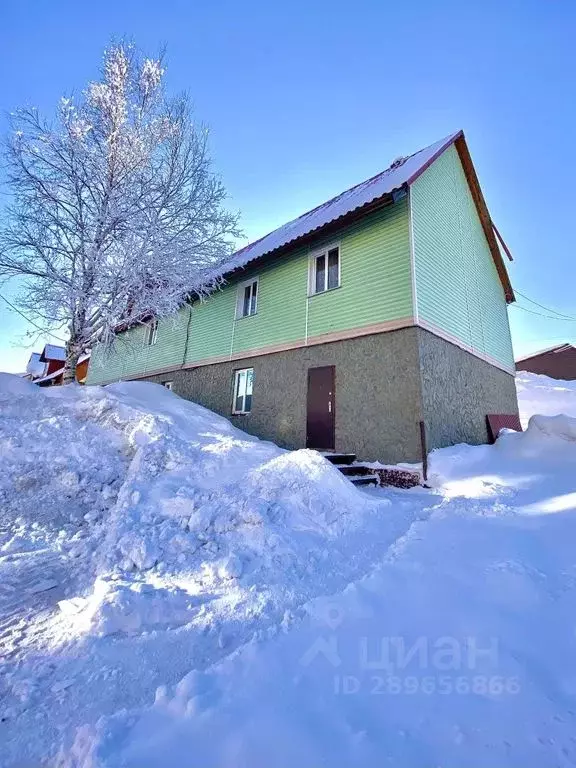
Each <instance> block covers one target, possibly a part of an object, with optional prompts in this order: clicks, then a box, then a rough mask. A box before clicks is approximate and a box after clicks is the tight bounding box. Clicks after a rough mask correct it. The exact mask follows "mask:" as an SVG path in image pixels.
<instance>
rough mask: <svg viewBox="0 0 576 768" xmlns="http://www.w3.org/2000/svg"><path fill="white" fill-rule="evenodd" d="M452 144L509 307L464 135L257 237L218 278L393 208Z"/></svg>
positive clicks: (394, 165) (509, 292) (502, 271)
mask: <svg viewBox="0 0 576 768" xmlns="http://www.w3.org/2000/svg"><path fill="white" fill-rule="evenodd" d="M452 144H456V148H457V150H458V153H459V155H460V159H461V162H462V166H463V168H464V172H465V174H466V178H467V179H468V183H469V185H470V191H471V193H472V197H473V199H474V202H475V204H476V208H477V210H478V215H479V217H480V221H481V223H482V227H483V229H484V233H485V235H486V239H487V241H488V245H489V247H490V252H491V254H492V258H493V259H494V262H495V264H496V268H497V270H498V274H499V276H500V280H501V282H502V285H503V288H504V293H505V295H506V300H507V301H508V302H511V301H514V300H515V299H514V293H513V290H512V286H511V284H510V280H509V277H508V273H507V271H506V267H505V266H504V261H503V259H502V254H501V252H500V249H499V247H498V243H497V241H496V237H495V233H494V225H493V223H492V220H491V218H490V214H489V212H488V208H487V207H486V203H485V201H484V197H483V195H482V191H481V189H480V184H479V182H478V178H477V176H476V172H475V170H474V166H473V165H472V160H471V157H470V153H469V151H468V147H467V146H466V141H465V138H464V132H463V131H456V133H453V134H451V135H450V136H446V138H444V139H440V141H437V142H435V143H434V144H431V145H430V146H429V147H426V148H425V149H421V150H419V151H418V152H415V153H414V154H413V155H409V156H408V157H402V158H398V160H395V161H394V162H393V163H392V165H391V166H390V167H389V168H387V169H386V170H385V171H382V172H381V173H378V174H376V176H372V178H370V179H367V180H366V181H363V182H361V183H360V184H357V185H356V186H354V187H351V188H350V189H348V190H346V191H345V192H342V193H341V194H339V195H337V196H336V197H333V198H332V199H331V200H328V201H327V202H326V203H322V205H319V206H317V207H316V208H313V209H312V210H311V211H308V212H307V213H304V214H302V216H299V217H298V218H296V219H293V220H292V221H289V222H288V223H287V224H284V225H282V226H281V227H278V229H275V230H274V231H273V232H270V233H269V234H267V235H265V236H264V237H261V238H260V239H259V240H255V241H254V242H253V243H250V244H249V245H247V246H245V247H244V248H241V249H240V250H239V251H237V252H236V253H235V254H234V255H233V256H232V257H231V258H230V260H229V261H227V262H226V263H225V264H224V265H223V266H222V268H221V270H220V271H219V272H220V275H221V276H225V275H230V274H232V273H234V272H235V271H236V270H240V269H243V268H244V267H246V266H247V265H248V264H250V263H251V262H253V261H255V260H256V259H260V258H262V257H264V256H268V255H269V254H272V253H274V254H276V255H277V252H279V251H280V250H281V249H282V250H283V249H285V248H287V246H294V245H296V244H297V243H298V242H300V241H302V240H303V239H304V238H306V237H309V236H310V235H312V234H319V233H320V232H322V231H323V230H325V229H327V228H328V227H329V226H330V225H334V224H335V223H337V222H338V223H341V224H344V223H345V222H346V220H347V219H348V217H349V216H352V215H354V214H356V215H363V214H364V213H368V212H369V211H371V210H372V208H373V207H374V206H375V204H377V203H380V204H384V203H385V202H387V201H388V202H392V201H393V199H394V197H393V195H394V193H395V192H398V191H399V190H401V189H406V188H408V187H409V186H410V185H411V184H413V183H414V182H415V181H416V179H417V178H418V177H419V176H420V175H421V174H422V173H424V171H425V170H426V169H427V168H428V167H429V166H430V165H431V164H432V163H433V162H434V160H436V159H437V158H438V157H439V156H440V155H441V154H442V153H443V152H444V151H445V150H446V149H448V147H450V146H451V145H452ZM498 234H499V233H498ZM502 242H503V241H502ZM504 247H505V246H504ZM506 250H507V249H506ZM507 252H508V251H507ZM508 253H509V252H508ZM510 258H511V257H510Z"/></svg>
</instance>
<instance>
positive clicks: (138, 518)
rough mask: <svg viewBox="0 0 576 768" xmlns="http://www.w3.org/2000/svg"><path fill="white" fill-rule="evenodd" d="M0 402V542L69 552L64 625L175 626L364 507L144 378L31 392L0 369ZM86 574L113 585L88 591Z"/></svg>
mask: <svg viewBox="0 0 576 768" xmlns="http://www.w3.org/2000/svg"><path fill="white" fill-rule="evenodd" d="M0 407H1V408H2V414H3V418H2V422H1V424H0V462H1V468H2V478H3V480H2V486H1V488H0V494H1V495H0V498H1V500H2V503H3V507H4V515H3V519H2V527H3V529H4V536H3V539H0V546H1V547H2V551H4V552H8V551H10V550H15V549H18V550H21V549H22V548H23V547H24V548H27V547H28V548H29V547H30V546H31V541H32V540H33V539H35V540H36V539H38V540H39V541H35V544H34V545H35V546H37V547H40V546H46V545H47V544H50V546H56V548H57V549H59V550H60V551H62V552H63V553H64V554H66V555H67V556H68V557H70V558H74V559H75V561H76V563H77V566H76V568H75V584H76V593H77V594H76V595H75V596H81V597H84V598H86V599H85V602H84V603H79V602H77V603H76V604H75V610H74V611H71V610H69V609H70V604H69V603H63V605H65V606H67V608H68V611H67V615H69V616H71V617H73V620H74V621H75V622H76V629H77V630H78V629H79V628H80V627H82V628H83V629H84V630H86V631H87V630H88V629H90V631H94V632H98V633H108V632H115V631H123V629H124V627H127V628H129V631H133V629H134V627H136V628H138V629H142V628H144V627H145V626H157V625H164V624H170V611H169V610H168V607H169V606H172V607H173V608H174V611H173V622H172V624H173V625H178V624H180V623H182V622H183V620H184V619H186V618H190V611H189V608H188V603H190V601H189V600H188V603H187V602H186V596H188V597H189V596H190V595H191V594H192V595H195V594H197V593H198V592H200V591H202V590H205V589H210V590H212V591H213V590H218V589H228V588H229V585H230V583H231V582H234V581H237V580H238V579H239V578H240V577H241V576H242V577H244V584H245V585H248V584H256V583H262V582H264V583H266V584H271V583H274V582H276V581H278V580H280V581H285V580H286V575H287V573H288V572H292V573H293V578H294V579H297V578H299V576H300V575H301V574H303V573H306V572H307V571H308V569H309V567H310V563H311V562H312V561H313V559H314V554H313V553H314V551H315V550H318V551H319V552H320V555H319V556H323V553H324V552H325V550H326V546H328V542H329V541H330V540H332V539H334V538H336V537H337V536H338V535H339V534H340V533H341V532H342V530H343V529H344V528H346V527H347V526H354V525H358V516H360V517H361V516H362V514H363V513H365V512H367V511H369V510H371V509H373V508H375V506H378V505H377V504H376V502H374V501H373V500H370V499H369V498H368V497H366V496H365V495H363V494H361V493H359V492H358V491H357V490H356V489H355V488H354V487H353V486H352V485H351V484H350V483H349V482H348V481H347V480H346V479H345V478H344V477H343V476H342V475H341V474H340V472H338V470H336V469H335V468H334V467H333V466H332V465H331V464H329V463H328V462H327V461H326V460H324V459H323V458H322V457H321V456H320V455H319V454H317V453H316V452H313V451H296V452H286V451H283V450H281V449H280V448H278V447H277V446H275V445H273V444H272V443H267V442H264V441H260V440H258V439H256V438H254V437H251V436H249V435H247V434H245V433H243V432H241V431H240V430H237V429H235V428H234V427H233V426H232V425H231V424H230V422H228V421H227V420H226V419H223V418H221V417H219V416H217V415H216V414H214V413H212V412H211V411H208V410H207V409H205V408H202V407H201V406H198V405H196V404H194V403H190V402H187V401H185V400H182V399H180V398H179V397H177V396H176V395H174V394H172V393H171V392H169V391H168V390H166V389H165V388H164V387H161V386H159V385H156V384H150V383H121V384H116V385H112V386H109V387H106V388H104V389H103V388H99V387H89V388H81V387H77V386H70V387H65V388H57V389H56V388H54V389H40V388H38V387H36V386H34V385H32V384H29V383H28V382H25V381H23V380H21V379H17V378H16V377H12V376H9V375H3V376H2V378H0ZM379 506H382V504H381V503H380V505H379ZM26 539H27V540H26ZM25 540H26V541H25ZM148 571H152V572H153V573H152V574H151V575H150V576H148V575H147V573H146V572H148ZM265 574H266V575H265ZM160 575H161V577H162V586H161V587H157V586H151V583H152V582H153V579H154V578H155V577H158V576H160ZM95 576H103V577H107V576H112V577H115V579H116V581H114V580H112V581H102V580H100V581H99V582H97V584H96V587H95V588H94V587H93V582H94V578H95ZM126 577H129V578H130V579H132V580H136V582H138V581H139V582H140V583H137V584H136V586H135V587H134V588H132V587H130V586H128V585H126V584H125V583H124V582H123V581H122V579H123V578H126ZM184 581H185V582H186V584H187V590H188V592H186V595H183V594H182V589H181V584H182V583H183V582H184ZM143 585H144V586H143ZM104 587H105V588H104ZM153 589H156V592H157V594H156V595H155V596H154V598H153V599H152V598H151V595H150V592H151V590H153ZM91 591H92V594H90V592H91ZM154 601H155V603H154V605H153V602H154ZM162 601H164V602H165V605H164V607H163V608H162V609H160V608H158V607H157V606H156V603H160V602H162ZM135 606H139V607H141V608H142V615H140V616H139V617H137V616H136V609H135ZM151 606H152V607H151ZM114 611H116V612H117V613H118V620H117V621H115V620H114V619H113V618H112V614H113V613H114ZM159 612H160V614H161V615H160V616H159ZM127 616H130V617H131V618H130V619H126V617H127ZM146 617H151V618H150V621H148V619H147V618H146Z"/></svg>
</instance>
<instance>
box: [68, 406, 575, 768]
mask: <svg viewBox="0 0 576 768" xmlns="http://www.w3.org/2000/svg"><path fill="white" fill-rule="evenodd" d="M431 467H432V470H433V471H434V472H435V473H436V482H437V485H438V489H437V491H436V494H428V496H427V498H426V500H424V497H425V494H424V492H423V491H418V492H417V493H412V492H409V491H408V492H395V494H396V502H397V503H402V501H401V499H403V500H404V502H405V503H407V501H408V499H412V500H413V504H414V506H415V507H416V508H417V509H418V514H417V516H416V519H415V520H414V522H413V524H412V525H411V526H410V527H409V529H408V530H407V531H406V532H405V533H404V535H403V536H402V537H399V538H398V539H397V541H396V542H395V543H394V544H393V545H392V546H390V547H388V548H387V549H386V550H384V551H383V552H382V554H381V559H380V563H379V566H378V567H376V568H371V569H367V572H366V573H365V575H364V577H363V578H360V579H357V580H354V581H352V582H351V583H349V584H348V585H347V586H346V587H345V588H344V589H342V590H339V591H336V592H333V593H331V594H323V593H319V595H318V596H317V597H316V598H313V599H311V600H310V601H309V602H308V603H306V605H305V606H304V608H305V615H304V616H302V617H300V620H299V621H297V622H295V623H294V624H293V625H292V626H291V627H289V630H287V631H284V632H279V633H277V634H274V635H273V636H271V637H270V636H269V637H264V638H263V637H258V638H253V639H251V640H250V641H249V642H247V643H245V644H244V645H243V646H242V647H240V648H239V649H237V650H236V651H235V652H234V653H233V654H230V655H229V656H227V657H226V658H224V659H221V660H218V661H217V662H215V663H214V664H212V665H211V666H210V667H208V668H204V669H194V670H192V671H190V672H189V674H187V675H186V676H185V677H184V678H183V679H182V680H181V681H180V682H179V683H178V684H176V685H172V686H161V687H159V688H158V690H157V692H156V696H155V700H154V702H151V703H150V704H149V705H148V706H146V707H142V708H140V709H138V710H132V711H130V712H124V711H118V712H116V713H115V714H114V715H113V716H111V717H107V718H102V719H100V720H99V721H98V722H97V723H90V724H89V723H87V724H86V725H85V726H83V727H82V728H80V729H79V730H78V731H77V734H76V738H75V740H74V743H73V745H72V746H71V747H70V748H69V749H67V750H65V751H63V752H62V755H61V759H62V763H61V765H62V766H66V768H80V767H81V766H91V767H92V768H120V766H122V767H123V768H143V766H148V768H160V766H162V765H164V764H165V756H166V755H169V756H170V758H169V759H170V765H171V766H173V768H188V766H191V765H194V766H202V767H203V768H204V766H213V767H214V768H218V767H221V766H229V765H234V766H250V768H264V766H269V765H274V766H275V767H276V768H291V767H292V766H294V765H299V766H309V768H312V767H313V766H316V765H331V766H332V765H334V766H347V767H352V766H354V768H367V767H371V766H379V765H382V764H383V762H386V761H387V762H389V763H390V764H391V765H395V766H401V767H403V768H411V766H416V765H418V766H419V765H442V766H446V768H460V766H462V765H466V766H470V767H471V768H484V766H487V765H494V766H520V765H522V766H527V768H540V767H541V766H544V765H558V766H561V767H562V768H568V766H570V765H573V764H574V761H575V760H576V750H575V746H574V726H575V720H574V711H575V704H576V678H574V675H573V674H572V673H571V671H570V670H571V669H572V666H571V664H572V659H573V654H574V634H573V607H574V604H575V600H576V578H575V567H574V547H573V542H574V539H575V537H576V471H575V470H576V419H573V418H570V417H568V416H555V417H546V416H534V417H532V418H531V419H530V423H529V426H528V429H527V431H526V432H525V433H513V432H507V433H503V434H502V435H501V436H500V437H499V439H498V441H497V443H496V445H494V446H474V447H472V446H464V445H461V446H454V447H453V448H449V449H443V450H439V451H435V452H433V454H432V456H431ZM375 493H384V492H383V491H378V492H375Z"/></svg>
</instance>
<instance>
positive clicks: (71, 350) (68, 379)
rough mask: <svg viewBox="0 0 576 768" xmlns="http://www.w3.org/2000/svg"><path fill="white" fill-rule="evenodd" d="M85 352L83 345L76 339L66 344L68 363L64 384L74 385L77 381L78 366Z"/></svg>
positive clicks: (65, 364)
mask: <svg viewBox="0 0 576 768" xmlns="http://www.w3.org/2000/svg"><path fill="white" fill-rule="evenodd" d="M83 352H84V349H83V347H82V345H81V344H80V343H79V342H78V340H77V339H75V338H71V339H70V340H69V341H68V343H67V344H66V362H65V363H64V375H63V376H62V384H73V383H74V382H75V381H76V366H77V365H78V360H79V358H80V355H81V354H82V353H83Z"/></svg>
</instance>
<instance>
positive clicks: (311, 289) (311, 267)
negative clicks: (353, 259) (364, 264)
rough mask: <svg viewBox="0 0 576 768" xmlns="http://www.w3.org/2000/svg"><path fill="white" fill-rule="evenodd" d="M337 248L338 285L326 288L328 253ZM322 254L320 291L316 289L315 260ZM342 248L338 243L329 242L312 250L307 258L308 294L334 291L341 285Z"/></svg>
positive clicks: (313, 294) (315, 294)
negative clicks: (321, 283) (322, 283)
mask: <svg viewBox="0 0 576 768" xmlns="http://www.w3.org/2000/svg"><path fill="white" fill-rule="evenodd" d="M334 249H338V285H334V286H332V288H328V253H329V252H330V251H333V250H334ZM320 256H324V264H325V269H324V288H323V290H321V291H317V290H316V260H317V259H318V258H320ZM341 270H342V248H341V247H340V243H339V242H338V243H330V244H329V245H325V246H324V247H323V248H319V249H318V250H316V251H312V253H311V254H310V257H309V260H308V296H318V295H319V294H321V293H327V292H328V291H335V290H336V288H340V286H341V285H342V274H341Z"/></svg>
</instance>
